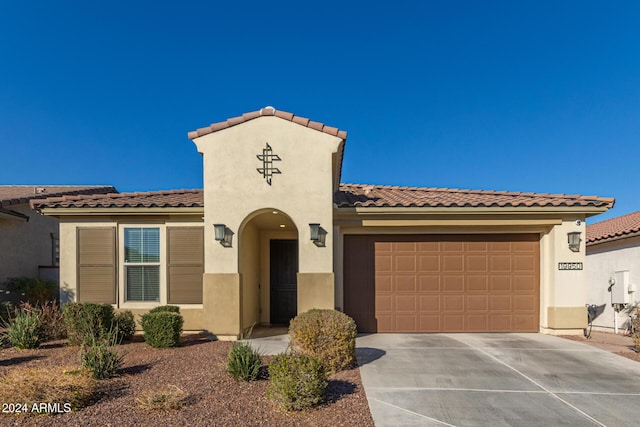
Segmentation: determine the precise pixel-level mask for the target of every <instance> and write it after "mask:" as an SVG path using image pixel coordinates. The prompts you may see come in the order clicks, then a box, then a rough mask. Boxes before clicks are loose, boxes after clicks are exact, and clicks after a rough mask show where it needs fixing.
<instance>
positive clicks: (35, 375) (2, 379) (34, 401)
mask: <svg viewBox="0 0 640 427" xmlns="http://www.w3.org/2000/svg"><path fill="white" fill-rule="evenodd" d="M95 389H96V383H95V381H94V380H93V379H92V378H91V376H90V375H89V374H88V373H87V372H85V371H79V370H77V369H76V368H64V367H56V366H46V367H35V368H34V367H30V368H29V367H20V366H16V367H13V368H11V369H9V370H7V371H6V372H5V373H4V374H3V375H1V376H0V402H19V403H20V404H22V405H27V408H28V410H29V411H31V409H32V408H33V407H34V405H38V406H37V407H39V406H40V405H42V404H53V405H55V404H58V405H69V407H68V409H69V410H76V409H79V408H82V407H84V406H86V405H88V404H89V403H90V402H91V398H92V396H93V394H94V393H95ZM60 409H61V410H66V409H67V408H66V407H64V406H63V407H61V408H60Z"/></svg>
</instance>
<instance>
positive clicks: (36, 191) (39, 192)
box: [33, 187, 47, 194]
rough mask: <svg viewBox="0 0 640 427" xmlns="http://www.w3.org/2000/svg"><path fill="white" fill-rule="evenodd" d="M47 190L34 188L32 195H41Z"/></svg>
mask: <svg viewBox="0 0 640 427" xmlns="http://www.w3.org/2000/svg"><path fill="white" fill-rule="evenodd" d="M46 192H47V189H46V188H45V187H35V188H34V189H33V193H34V194H42V193H46Z"/></svg>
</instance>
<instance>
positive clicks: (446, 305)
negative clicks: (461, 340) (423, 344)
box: [344, 234, 540, 332]
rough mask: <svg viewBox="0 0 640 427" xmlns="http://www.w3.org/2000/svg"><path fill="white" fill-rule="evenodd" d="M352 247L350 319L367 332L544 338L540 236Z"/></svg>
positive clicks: (382, 240)
mask: <svg viewBox="0 0 640 427" xmlns="http://www.w3.org/2000/svg"><path fill="white" fill-rule="evenodd" d="M344 241H345V246H344V248H345V251H344V252H345V276H344V289H345V298H344V299H345V311H346V312H347V314H351V313H353V314H354V315H355V316H358V319H357V320H356V322H357V325H358V329H359V331H361V332H375V331H378V332H509V331H517V332H537V331H538V328H539V316H540V315H539V312H540V273H539V268H540V267H539V265H540V260H539V251H540V245H539V235H533V234H532V235H506V234H503V235H367V236H350V235H347V236H345V240H344ZM351 257H353V258H354V261H351V260H350V258H351ZM351 281H353V282H355V283H356V285H355V287H354V288H353V289H355V290H357V292H355V291H352V290H351V289H352V288H351V284H350V282H351ZM368 290H372V292H371V293H369V291H368ZM367 301H368V302H367ZM367 313H370V314H367ZM354 318H355V317H354ZM361 324H362V325H365V326H364V327H361Z"/></svg>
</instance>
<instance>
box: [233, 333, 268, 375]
mask: <svg viewBox="0 0 640 427" xmlns="http://www.w3.org/2000/svg"><path fill="white" fill-rule="evenodd" d="M261 367H262V361H261V360H260V353H259V352H258V351H256V350H255V349H254V348H253V347H251V344H249V343H248V342H235V343H233V347H232V348H231V351H230V352H229V358H228V361H227V372H229V374H231V376H232V377H233V379H234V380H236V381H238V380H243V381H255V380H256V379H258V375H259V374H260V368H261Z"/></svg>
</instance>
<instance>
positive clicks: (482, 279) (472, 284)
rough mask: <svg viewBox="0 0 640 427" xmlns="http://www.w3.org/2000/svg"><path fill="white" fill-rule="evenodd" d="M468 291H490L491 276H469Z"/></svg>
mask: <svg viewBox="0 0 640 427" xmlns="http://www.w3.org/2000/svg"><path fill="white" fill-rule="evenodd" d="M466 290H467V292H483V293H486V292H488V291H489V276H488V275H483V276H467V287H466Z"/></svg>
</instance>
